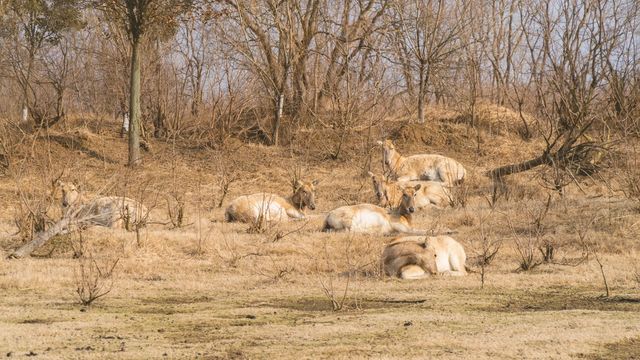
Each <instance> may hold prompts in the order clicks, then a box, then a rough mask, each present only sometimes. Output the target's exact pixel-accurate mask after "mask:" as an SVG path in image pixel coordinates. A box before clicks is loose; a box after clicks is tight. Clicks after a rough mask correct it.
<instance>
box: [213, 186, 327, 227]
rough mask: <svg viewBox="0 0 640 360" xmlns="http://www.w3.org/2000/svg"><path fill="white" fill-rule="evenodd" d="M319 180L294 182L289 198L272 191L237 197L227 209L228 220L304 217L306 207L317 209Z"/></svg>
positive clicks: (226, 218) (254, 220)
mask: <svg viewBox="0 0 640 360" xmlns="http://www.w3.org/2000/svg"><path fill="white" fill-rule="evenodd" d="M318 182H319V181H318V180H314V181H310V182H305V181H301V180H296V181H295V182H294V183H293V195H291V196H290V197H289V198H286V199H285V198H283V197H281V196H278V195H275V194H270V193H257V194H251V195H243V196H240V197H237V198H235V199H234V200H233V201H231V203H230V204H229V206H228V207H227V209H226V211H225V220H226V221H229V222H231V221H240V222H247V223H255V222H257V221H260V220H261V219H262V220H264V221H267V222H272V221H288V220H289V219H304V218H305V209H306V208H309V209H311V210H315V209H316V201H315V190H316V185H318Z"/></svg>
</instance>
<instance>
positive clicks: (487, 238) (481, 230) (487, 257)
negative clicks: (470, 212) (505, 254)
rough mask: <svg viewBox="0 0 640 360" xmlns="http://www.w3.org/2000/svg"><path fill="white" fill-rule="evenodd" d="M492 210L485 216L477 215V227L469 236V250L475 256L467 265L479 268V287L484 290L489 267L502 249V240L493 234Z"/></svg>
mask: <svg viewBox="0 0 640 360" xmlns="http://www.w3.org/2000/svg"><path fill="white" fill-rule="evenodd" d="M493 215H494V214H493V210H492V211H491V212H489V213H488V214H486V215H482V214H478V215H477V219H478V220H477V222H478V224H479V225H478V226H477V227H476V228H475V230H474V235H473V236H471V238H470V239H471V244H470V245H471V249H472V251H473V253H474V254H475V256H474V257H472V258H471V259H469V261H468V263H469V264H472V265H474V266H478V267H479V268H480V287H481V288H484V283H485V280H486V275H487V271H488V267H489V265H491V263H492V262H493V260H495V258H496V256H497V255H498V252H499V251H500V249H501V248H502V243H503V238H502V237H499V236H496V235H495V234H494V230H493V229H494V228H495V224H493V223H492V220H493Z"/></svg>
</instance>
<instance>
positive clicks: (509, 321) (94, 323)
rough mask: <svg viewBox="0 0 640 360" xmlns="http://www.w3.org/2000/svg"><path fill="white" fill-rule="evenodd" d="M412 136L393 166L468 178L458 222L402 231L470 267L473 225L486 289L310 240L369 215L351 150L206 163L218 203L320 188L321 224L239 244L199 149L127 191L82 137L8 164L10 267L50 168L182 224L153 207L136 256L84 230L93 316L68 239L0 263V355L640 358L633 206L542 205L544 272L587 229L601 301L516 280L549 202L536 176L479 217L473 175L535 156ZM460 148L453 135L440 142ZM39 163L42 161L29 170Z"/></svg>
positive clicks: (112, 151) (263, 150)
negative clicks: (22, 213) (420, 164)
mask: <svg viewBox="0 0 640 360" xmlns="http://www.w3.org/2000/svg"><path fill="white" fill-rule="evenodd" d="M445 125H446V126H445ZM437 126H439V127H446V128H453V129H458V128H463V127H465V126H467V125H465V124H462V123H453V124H444V125H443V124H439V125H437ZM87 131H88V130H87ZM402 131H403V134H405V132H407V131H412V130H411V127H405V128H403V129H402ZM420 131H423V132H424V134H422V133H418V134H413V135H415V136H413V135H412V136H413V138H415V141H414V142H405V143H400V145H399V146H401V147H402V150H403V151H404V152H406V153H415V152H418V151H424V146H425V144H426V146H427V147H428V148H429V149H428V150H433V149H435V150H436V151H437V152H440V153H446V154H448V155H451V156H454V157H456V158H459V159H461V160H462V161H463V163H469V168H470V169H471V171H470V179H469V182H468V183H467V184H466V185H467V186H468V199H467V202H466V207H464V208H460V207H459V208H447V209H441V210H433V211H427V212H424V213H421V214H417V215H416V217H415V219H414V221H415V224H414V225H415V227H418V228H422V229H433V228H437V227H445V228H449V229H454V230H456V231H457V233H456V234H455V235H454V237H455V238H456V239H458V240H459V241H460V242H461V243H462V244H463V245H464V246H465V248H466V250H467V253H468V255H469V257H471V256H473V255H474V254H475V251H476V249H474V246H476V244H475V242H474V239H477V238H478V236H479V232H478V231H479V230H478V229H479V224H480V222H481V221H482V222H485V224H484V225H485V229H487V230H486V232H487V234H488V235H489V236H492V237H495V238H500V239H502V240H503V241H504V246H503V248H502V249H501V250H500V253H499V254H498V255H497V257H496V258H495V260H494V261H493V263H492V264H491V265H490V266H489V267H488V272H487V278H486V284H485V288H484V289H481V288H480V275H479V274H477V273H472V274H470V275H469V276H466V277H461V278H458V277H440V276H437V277H432V278H429V279H424V280H419V281H400V280H397V279H391V278H387V277H384V276H381V275H380V269H379V265H378V263H377V261H378V258H379V255H380V253H381V252H382V249H383V247H384V245H385V243H386V242H388V241H389V240H390V238H389V237H377V236H367V235H361V236H356V235H350V234H344V233H335V234H327V233H322V232H319V231H318V230H319V229H320V227H321V226H322V220H323V214H324V213H326V212H327V211H329V210H331V209H333V208H335V207H337V206H340V205H345V204H346V203H347V202H366V201H371V199H373V193H372V191H371V185H370V184H369V180H368V179H367V178H366V177H363V176H361V175H362V174H363V171H362V170H363V169H362V167H361V163H363V159H362V158H361V157H359V156H365V154H361V155H358V154H359V151H360V149H359V148H358V147H357V146H356V145H353V146H352V147H350V148H349V151H348V154H349V156H353V158H351V159H350V160H341V161H337V162H332V161H326V160H321V159H322V158H323V156H322V154H316V153H313V152H312V150H309V152H302V153H295V154H293V152H291V151H288V149H277V148H268V147H263V146H259V145H249V144H245V145H243V146H242V151H239V152H238V153H236V154H235V155H234V156H235V158H234V159H233V160H225V159H224V158H220V157H216V159H221V160H219V161H232V162H233V165H234V166H235V170H236V171H237V173H238V174H240V175H241V179H242V180H238V181H237V182H234V183H233V184H232V186H231V188H230V192H229V194H228V197H227V198H226V201H225V202H228V201H231V200H232V199H233V198H234V197H236V196H238V195H241V194H248V193H252V192H256V191H260V190H264V191H270V192H274V193H278V194H287V193H288V192H289V191H290V185H289V180H290V179H289V175H290V174H289V169H292V168H294V167H295V165H297V164H300V163H303V164H305V166H306V167H307V168H306V170H307V174H308V176H309V177H313V178H320V179H321V183H320V185H319V186H318V193H317V195H316V196H317V199H316V200H317V204H318V207H319V208H318V209H317V210H316V211H313V212H311V216H310V218H309V221H308V224H306V225H305V226H304V227H302V226H301V225H302V223H300V222H294V223H289V224H283V225H279V226H274V227H270V228H268V229H266V231H264V232H263V233H260V234H250V233H247V228H248V225H245V224H227V223H223V222H221V219H222V218H223V213H224V207H222V208H219V207H217V200H218V196H219V194H218V190H219V189H218V188H217V185H216V184H218V183H219V181H218V177H217V173H216V169H217V168H219V166H218V165H216V164H212V163H211V158H212V154H211V153H209V152H208V150H202V149H193V148H191V147H183V148H179V149H178V150H177V151H176V150H175V149H173V148H172V147H171V146H169V145H167V144H163V143H158V144H154V149H155V150H154V153H153V154H150V155H145V156H147V158H146V159H145V160H146V165H145V167H144V168H143V169H142V170H140V171H139V172H138V173H137V174H135V176H133V175H132V174H130V173H128V172H127V171H124V170H122V166H121V165H122V164H114V163H111V162H108V161H104V158H105V156H106V155H107V154H106V153H104V152H103V151H104V150H103V149H109V153H108V155H109V158H110V159H125V158H126V156H125V150H126V144H125V143H124V140H121V139H119V138H117V136H116V135H115V134H99V136H85V138H84V140H83V141H82V142H81V143H82V146H83V149H80V150H81V151H80V152H72V151H70V150H73V149H70V148H73V147H74V146H75V145H74V144H75V142H73V141H69V142H65V143H64V144H60V143H58V142H52V143H51V144H50V145H51V146H50V147H48V148H46V147H37V146H36V147H33V151H36V152H38V151H45V150H44V149H48V150H46V151H49V152H50V153H49V154H48V155H46V154H44V155H42V154H41V155H42V156H38V154H36V156H34V157H33V158H34V159H36V160H33V162H32V163H29V164H27V165H19V164H18V165H17V166H18V169H19V170H20V171H16V173H19V174H20V176H19V177H18V176H17V175H15V178H14V177H6V178H2V179H0V199H2V200H3V201H5V202H6V203H7V204H10V206H8V207H5V208H3V209H0V234H3V236H1V237H0V249H3V251H5V253H7V252H8V251H9V250H10V249H12V248H14V247H15V246H17V245H18V244H19V243H20V240H19V239H16V238H15V237H9V236H8V235H9V234H12V233H14V232H15V226H14V224H13V218H14V216H15V211H16V206H15V205H16V204H18V198H17V196H16V191H15V189H16V186H23V187H24V188H23V191H25V192H27V193H28V194H30V195H33V196H34V197H37V196H38V195H42V194H45V193H46V191H47V184H48V182H47V179H46V176H43V175H42V174H43V173H46V171H45V170H46V169H48V168H49V167H51V166H53V167H56V166H57V167H65V168H67V169H68V173H69V174H70V176H75V177H76V180H80V181H81V182H83V183H85V184H86V185H85V186H86V189H87V191H88V192H90V193H91V192H97V191H98V190H100V189H102V188H103V187H104V186H105V185H106V184H112V186H110V187H107V189H108V190H107V192H108V193H110V194H111V193H114V194H117V193H119V192H122V191H124V190H126V189H124V187H125V185H123V184H124V183H123V181H122V180H123V179H129V180H130V182H129V183H128V184H129V185H128V186H132V187H134V188H133V189H129V191H128V192H127V193H128V194H136V192H137V191H136V188H135V187H136V186H138V184H143V183H144V184H147V185H145V186H146V188H147V189H148V190H147V191H148V193H147V194H146V198H145V204H148V203H149V202H153V201H155V199H156V198H159V199H163V197H164V196H165V195H166V193H167V191H169V190H171V191H179V192H180V194H183V195H184V198H185V211H186V212H185V214H186V219H185V222H184V223H185V224H186V225H185V226H184V227H182V228H179V229H171V226H170V225H163V224H161V223H162V222H166V221H167V220H168V215H167V212H166V208H165V205H162V204H163V203H162V201H159V202H160V203H161V205H159V206H156V207H155V208H154V209H153V210H152V217H153V219H154V220H157V222H158V223H156V224H151V225H149V226H148V227H147V228H145V229H143V231H142V233H141V235H142V236H141V244H140V245H138V244H137V240H136V237H135V234H134V233H127V232H124V231H119V230H108V229H100V228H93V229H89V230H86V231H85V232H84V233H83V239H84V241H85V243H84V251H87V252H90V253H92V254H93V255H94V256H96V257H97V258H101V257H110V258H113V257H114V256H116V257H119V258H120V261H119V263H118V267H117V269H116V271H115V276H116V278H115V283H114V287H113V291H112V292H111V293H110V294H109V295H107V296H106V297H104V298H102V299H99V300H98V301H96V302H95V303H94V304H92V305H91V306H90V307H83V306H81V305H80V304H78V300H77V296H76V294H75V287H74V286H75V284H74V269H75V267H76V266H77V264H78V260H77V259H73V258H72V255H73V248H74V247H73V246H71V245H72V243H73V242H74V241H77V237H74V236H64V237H59V238H57V239H54V240H53V241H52V242H51V243H50V244H48V245H47V246H45V247H44V248H43V249H41V250H40V251H38V254H39V255H46V256H45V257H42V258H40V257H39V258H29V259H23V260H11V261H10V260H5V259H4V256H3V257H2V258H0V293H1V294H2V296H0V356H6V355H8V354H9V355H10V356H11V357H26V356H34V355H33V354H37V358H45V359H47V358H51V359H59V358H89V357H90V358H104V359H113V358H117V359H151V358H159V359H161V358H172V359H173V358H205V359H243V358H246V359H255V358H265V359H268V358H280V359H293V358H296V359H300V358H303V359H306V358H309V359H311V358H370V357H373V358H381V359H388V358H409V359H414V358H415V359H424V358H443V359H454V358H455V359H460V358H463V359H466V358H469V359H489V358H491V359H522V358H532V359H547V358H558V359H571V358H583V359H608V358H634V357H635V358H637V357H638V356H639V354H638V351H637V349H638V347H639V346H638V345H639V341H640V340H638V339H640V291H639V289H638V285H637V283H636V282H635V279H634V278H633V274H632V273H633V269H634V266H635V265H636V264H638V259H639V256H638V251H639V250H640V249H639V247H638V244H637V238H638V237H639V236H640V226H638V225H637V224H638V223H639V221H640V213H638V211H637V203H633V202H632V201H630V200H627V199H625V198H623V197H622V196H620V194H618V193H616V192H612V191H610V190H606V189H604V188H605V187H604V186H602V185H601V184H599V183H597V182H595V181H585V182H584V183H582V184H581V186H582V188H583V191H584V193H583V192H582V191H581V190H580V189H578V188H577V187H575V186H570V187H569V189H568V191H567V195H566V196H565V198H564V199H560V198H555V199H554V202H553V205H552V207H551V209H550V212H549V215H548V216H547V217H546V218H545V220H544V221H545V224H544V228H545V234H544V236H545V239H548V240H553V241H554V242H555V243H556V244H557V245H558V246H559V248H558V252H557V260H558V262H561V261H562V260H563V259H565V260H567V259H569V260H570V259H577V258H579V257H580V256H581V255H582V247H581V245H580V244H578V243H577V236H576V233H577V230H578V229H581V228H583V227H585V226H589V229H590V230H589V236H588V237H587V238H588V239H587V241H589V242H590V244H591V245H592V246H593V247H594V248H597V249H598V251H599V254H601V260H602V262H603V265H604V269H605V272H606V274H607V276H608V281H609V283H610V286H611V288H612V296H611V297H609V298H604V297H602V294H603V293H604V290H603V286H602V279H601V275H600V273H599V268H598V267H597V264H595V262H594V261H592V260H590V259H589V260H587V261H584V262H582V263H580V264H578V265H574V266H564V265H559V264H542V265H541V266H539V267H537V268H535V269H534V270H532V271H529V272H516V271H515V270H516V269H517V268H518V256H517V253H516V250H515V247H514V238H515V236H516V235H517V236H527V235H528V234H530V233H531V221H532V219H531V218H530V217H528V215H527V214H528V211H527V210H531V209H536V208H538V207H539V206H540V204H541V203H542V202H544V201H545V199H546V191H545V190H544V189H543V188H542V187H541V186H540V185H539V182H537V181H536V178H535V174H520V175H517V176H514V177H512V178H511V179H509V186H510V191H511V192H510V193H509V197H508V198H505V199H500V200H499V202H498V204H497V205H496V207H495V209H491V207H490V206H489V204H488V202H487V198H486V196H487V194H488V193H489V190H488V189H489V186H490V184H489V183H488V182H487V180H486V179H484V178H483V177H482V175H481V174H482V171H484V170H486V168H489V167H491V166H495V165H496V164H497V163H498V162H507V160H513V159H515V156H521V153H522V152H525V153H530V152H535V151H534V150H535V149H534V148H535V146H536V145H535V143H526V142H522V141H521V140H518V137H517V136H516V135H512V136H511V138H509V141H507V142H506V143H505V144H503V145H499V146H496V147H487V148H486V152H485V153H486V154H487V155H478V154H476V152H475V148H476V145H475V144H471V145H469V144H467V145H468V146H467V147H465V146H461V147H460V148H457V149H458V150H452V149H454V148H455V147H454V146H445V140H447V139H445V138H446V137H443V136H441V135H438V134H437V133H434V132H432V131H429V129H422V130H420ZM456 131H457V130H456ZM461 134H462V132H461ZM405 135H407V134H405ZM409 135H411V134H409ZM427 135H428V136H427ZM60 136H65V139H66V138H67V137H68V136H70V135H69V134H61V135H60ZM434 136H435V137H434ZM407 138H411V136H408V135H407ZM463 140H464V136H462V135H461V136H459V137H453V141H463ZM427 142H428V143H427ZM441 143H442V144H441ZM438 144H441V145H442V147H437V146H440V145H438ZM461 144H462V143H461ZM454 145H455V144H454ZM350 146H351V145H350ZM523 148H526V149H523ZM512 149H517V151H516V150H512ZM87 151H94V152H96V153H95V155H96V156H89V155H87V154H88V153H87ZM496 154H497V155H499V156H497V155H496ZM45 155H46V156H45ZM376 156H379V154H376ZM483 156H484V157H483ZM42 158H47V159H48V160H47V161H43V162H42V163H41V162H39V161H38V160H37V159H42ZM169 159H173V161H170V160H169ZM372 163H373V164H374V165H375V166H379V165H378V164H380V161H379V159H378V158H375V159H374V160H373V162H372ZM473 164H480V165H477V166H474V165H473ZM114 174H115V175H114ZM606 175H607V174H603V176H606ZM18 178H19V181H16V180H17V179H18ZM113 184H115V185H113ZM198 184H200V187H198ZM609 185H611V184H609ZM140 187H142V186H141V185H140ZM607 188H615V184H612V185H611V186H608V187H607ZM603 189H604V190H603ZM196 204H198V206H199V207H200V210H201V214H202V216H201V217H200V218H197V216H196ZM52 216H54V215H52ZM592 220H593V221H592ZM278 234H281V235H282V234H286V236H284V237H282V236H278ZM0 255H1V254H0ZM349 274H350V275H351V277H349ZM329 281H331V282H333V285H334V289H335V291H336V293H337V294H338V295H339V296H341V294H342V291H343V289H344V288H345V286H346V285H347V282H348V283H349V287H348V292H347V296H346V301H345V307H344V309H343V310H341V311H337V312H335V311H333V310H332V303H331V301H330V299H329V298H327V297H326V296H325V295H324V292H323V289H322V286H321V282H324V283H325V284H326V283H328V282H329ZM29 354H31V355H29Z"/></svg>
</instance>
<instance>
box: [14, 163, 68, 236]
mask: <svg viewBox="0 0 640 360" xmlns="http://www.w3.org/2000/svg"><path fill="white" fill-rule="evenodd" d="M40 180H41V181H40V184H35V183H32V182H29V181H28V180H26V179H16V185H17V193H18V196H19V202H18V205H17V207H16V211H15V214H14V223H15V225H16V227H17V229H18V234H19V236H20V237H21V238H22V239H23V240H28V239H32V238H33V236H34V235H35V234H36V233H39V232H43V231H45V230H46V229H47V228H48V227H49V226H50V225H51V224H53V223H54V222H55V220H54V217H56V216H61V215H62V214H61V213H60V211H57V212H56V211H55V210H56V209H57V207H56V206H55V198H56V193H55V187H54V186H52V184H54V183H55V180H56V179H53V178H51V177H50V175H48V174H45V175H43V177H42V178H41V179H40ZM42 184H44V185H42ZM47 185H48V186H47ZM27 188H28V189H27Z"/></svg>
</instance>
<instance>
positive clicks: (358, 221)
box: [322, 184, 426, 235]
mask: <svg viewBox="0 0 640 360" xmlns="http://www.w3.org/2000/svg"><path fill="white" fill-rule="evenodd" d="M420 187H421V185H420V184H418V185H416V186H413V187H407V188H405V189H403V190H402V201H401V202H400V205H399V206H398V207H397V208H396V209H394V210H392V211H391V212H389V211H387V210H386V209H384V208H381V207H380V206H377V205H372V204H358V205H351V206H342V207H339V208H337V209H334V210H331V211H330V212H329V213H328V214H327V216H326V218H325V220H324V226H323V228H322V231H324V232H329V231H350V232H354V233H372V234H380V235H388V234H393V233H408V234H414V235H423V234H426V231H423V230H417V229H413V228H412V227H411V219H412V216H411V214H412V213H413V212H414V211H415V197H416V195H417V191H418V190H420Z"/></svg>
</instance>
